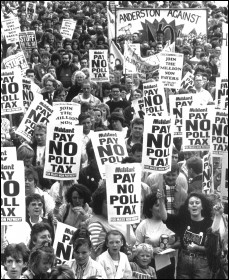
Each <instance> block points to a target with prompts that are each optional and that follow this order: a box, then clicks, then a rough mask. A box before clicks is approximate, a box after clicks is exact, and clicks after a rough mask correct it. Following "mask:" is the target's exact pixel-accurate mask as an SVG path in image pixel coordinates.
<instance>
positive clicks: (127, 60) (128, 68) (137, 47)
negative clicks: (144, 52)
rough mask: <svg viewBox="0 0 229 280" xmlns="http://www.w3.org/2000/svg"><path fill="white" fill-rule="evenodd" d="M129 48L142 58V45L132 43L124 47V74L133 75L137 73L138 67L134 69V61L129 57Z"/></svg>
mask: <svg viewBox="0 0 229 280" xmlns="http://www.w3.org/2000/svg"><path fill="white" fill-rule="evenodd" d="M128 47H129V48H131V50H132V51H133V52H134V53H135V54H137V55H138V56H139V57H141V50H140V44H131V43H125V46H124V65H125V68H124V72H125V73H126V74H133V73H137V72H135V71H136V67H133V64H132V61H131V59H130V57H129V56H128V55H129V50H128Z"/></svg>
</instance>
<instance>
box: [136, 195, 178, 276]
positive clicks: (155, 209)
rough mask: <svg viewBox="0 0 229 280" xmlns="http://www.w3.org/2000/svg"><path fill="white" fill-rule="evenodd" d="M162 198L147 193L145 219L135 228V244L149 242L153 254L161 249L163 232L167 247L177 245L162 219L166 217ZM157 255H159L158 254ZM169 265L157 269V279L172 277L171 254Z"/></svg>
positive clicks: (172, 258) (173, 262)
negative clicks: (167, 241) (167, 242)
mask: <svg viewBox="0 0 229 280" xmlns="http://www.w3.org/2000/svg"><path fill="white" fill-rule="evenodd" d="M162 204H164V202H163V200H162V199H158V194H157V193H156V192H154V193H152V194H150V195H148V196H147V197H146V199H145V201H144V205H143V214H144V215H145V217H146V219H145V220H143V221H142V222H141V223H140V225H139V226H138V227H137V230H136V245H137V246H138V245H139V244H141V243H147V244H150V245H151V246H152V247H153V252H154V254H159V253H161V252H162V251H163V250H162V248H160V237H161V235H163V234H166V235H168V236H169V246H168V247H169V248H172V249H175V248H177V247H179V241H177V242H176V243H175V239H174V233H173V232H172V231H171V230H169V229H168V228H167V226H166V225H165V224H164V223H163V221H162V219H163V218H165V217H166V215H165V213H164V212H165V211H161V209H162V207H163V206H162ZM158 257H159V256H158ZM170 261H171V265H169V266H166V267H164V268H162V269H160V270H158V271H157V278H158V279H174V273H175V259H174V257H173V256H172V255H171V257H170Z"/></svg>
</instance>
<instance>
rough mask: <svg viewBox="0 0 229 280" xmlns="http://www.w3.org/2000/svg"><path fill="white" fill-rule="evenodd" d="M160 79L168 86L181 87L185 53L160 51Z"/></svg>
mask: <svg viewBox="0 0 229 280" xmlns="http://www.w3.org/2000/svg"><path fill="white" fill-rule="evenodd" d="M159 59H160V66H159V81H160V82H161V83H163V84H164V87H167V88H176V89H178V88H180V84H181V77H182V69H183V60H184V55H183V54H181V53H169V52H164V53H160V58H159Z"/></svg>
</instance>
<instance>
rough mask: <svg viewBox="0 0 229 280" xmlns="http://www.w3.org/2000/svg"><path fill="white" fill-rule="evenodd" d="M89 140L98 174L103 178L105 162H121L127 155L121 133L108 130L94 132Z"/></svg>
mask: <svg viewBox="0 0 229 280" xmlns="http://www.w3.org/2000/svg"><path fill="white" fill-rule="evenodd" d="M91 140H92V145H93V149H94V152H95V156H96V160H97V163H98V167H99V172H100V175H101V177H102V179H105V178H106V177H105V175H106V174H105V164H106V163H121V162H122V160H123V159H124V158H125V157H128V153H127V149H126V144H125V139H124V136H123V133H122V132H119V131H109V130H108V131H104V132H102V131H99V132H94V133H93V135H92V137H91Z"/></svg>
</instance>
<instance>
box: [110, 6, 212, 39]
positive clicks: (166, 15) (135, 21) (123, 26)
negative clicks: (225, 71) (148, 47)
mask: <svg viewBox="0 0 229 280" xmlns="http://www.w3.org/2000/svg"><path fill="white" fill-rule="evenodd" d="M115 18H116V38H118V37H119V36H123V35H124V36H126V38H130V37H131V36H132V34H133V33H135V32H139V33H141V34H142V40H143V41H144V40H147V41H153V42H155V41H158V39H157V38H158V37H159V36H163V37H160V38H161V39H162V41H164V42H167V41H170V42H171V43H173V42H174V41H175V39H176V37H178V36H181V34H185V35H188V36H189V37H190V38H192V37H193V36H197V35H202V36H207V10H206V9H133V8H130V9H127V8H117V10H116V17H115Z"/></svg>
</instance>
